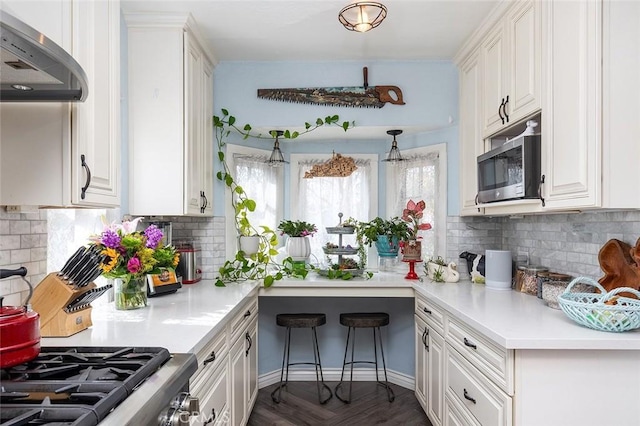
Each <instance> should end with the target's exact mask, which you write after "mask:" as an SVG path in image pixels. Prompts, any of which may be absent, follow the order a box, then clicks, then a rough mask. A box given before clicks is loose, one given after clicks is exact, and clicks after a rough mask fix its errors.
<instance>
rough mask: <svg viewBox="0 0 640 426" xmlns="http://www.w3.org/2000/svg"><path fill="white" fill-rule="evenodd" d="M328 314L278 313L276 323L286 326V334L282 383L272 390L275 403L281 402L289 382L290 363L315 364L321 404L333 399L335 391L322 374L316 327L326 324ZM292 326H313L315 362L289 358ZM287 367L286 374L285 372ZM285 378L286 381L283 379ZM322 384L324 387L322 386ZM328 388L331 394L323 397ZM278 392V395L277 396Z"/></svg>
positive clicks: (281, 375) (281, 372)
mask: <svg viewBox="0 0 640 426" xmlns="http://www.w3.org/2000/svg"><path fill="white" fill-rule="evenodd" d="M326 322H327V316H326V315H325V314H278V315H276V324H278V325H279V326H281V327H286V328H287V330H286V335H285V341H284V353H283V354H282V370H281V371H280V384H279V385H278V387H277V388H276V389H274V391H273V392H271V399H273V401H274V402H275V403H280V401H281V398H280V395H281V393H282V388H283V387H286V386H287V383H288V382H289V366H290V365H302V364H304V365H313V366H315V369H316V385H317V387H318V400H319V401H320V404H325V403H326V402H327V401H329V400H330V399H331V397H332V396H333V393H331V388H329V386H327V385H326V384H325V383H324V376H323V375H322V364H321V363H320V350H319V348H318V335H317V333H316V327H319V326H321V325H324V324H326ZM292 328H311V331H312V336H311V337H312V339H311V340H312V342H313V360H314V362H291V359H290V358H289V350H290V348H291V329H292ZM285 369H286V374H285ZM283 379H284V381H283ZM320 385H322V387H321V386H320ZM323 389H326V390H327V391H328V392H329V396H328V397H326V398H325V399H322V391H323ZM276 392H277V393H278V396H277V397H276Z"/></svg>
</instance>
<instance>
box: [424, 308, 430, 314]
mask: <svg viewBox="0 0 640 426" xmlns="http://www.w3.org/2000/svg"><path fill="white" fill-rule="evenodd" d="M422 310H423V311H424V312H425V313H427V314H429V315H431V311H430V310H428V309H427V308H426V307H425V308H422Z"/></svg>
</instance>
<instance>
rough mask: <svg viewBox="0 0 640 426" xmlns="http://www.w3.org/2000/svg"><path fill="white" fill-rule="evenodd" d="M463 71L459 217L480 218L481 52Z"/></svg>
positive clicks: (460, 78)
mask: <svg viewBox="0 0 640 426" xmlns="http://www.w3.org/2000/svg"><path fill="white" fill-rule="evenodd" d="M459 69H460V77H459V80H460V150H459V152H460V153H459V156H460V167H459V170H460V216H471V215H480V214H482V210H481V209H478V208H477V207H476V204H477V196H478V163H477V158H478V156H479V155H480V154H482V153H484V152H485V151H484V140H483V138H482V123H481V115H482V104H481V102H482V92H481V89H482V64H481V62H480V53H479V51H478V50H475V51H474V52H472V53H471V54H470V55H469V57H468V58H467V59H466V60H465V61H464V62H463V63H462V64H461V65H460V66H459Z"/></svg>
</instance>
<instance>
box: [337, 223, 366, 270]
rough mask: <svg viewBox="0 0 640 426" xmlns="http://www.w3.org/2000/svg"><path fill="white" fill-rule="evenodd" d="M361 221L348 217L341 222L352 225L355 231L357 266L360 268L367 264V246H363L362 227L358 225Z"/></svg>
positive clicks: (344, 224)
mask: <svg viewBox="0 0 640 426" xmlns="http://www.w3.org/2000/svg"><path fill="white" fill-rule="evenodd" d="M360 224H361V222H359V221H357V220H356V219H354V218H352V217H350V218H348V219H346V220H344V221H343V222H342V226H349V227H353V228H354V229H355V231H356V244H357V246H358V251H357V253H358V258H359V259H360V262H359V263H358V267H359V268H360V269H364V268H365V267H366V266H367V248H366V247H365V242H364V241H365V236H364V233H363V232H362V227H361V226H360Z"/></svg>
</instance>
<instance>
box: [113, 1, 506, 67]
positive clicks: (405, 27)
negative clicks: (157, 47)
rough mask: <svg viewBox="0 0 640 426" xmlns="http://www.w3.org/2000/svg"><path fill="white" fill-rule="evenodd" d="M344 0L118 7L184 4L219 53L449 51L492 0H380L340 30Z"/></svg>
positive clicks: (437, 55) (347, 55)
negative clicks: (371, 24) (368, 23)
mask: <svg viewBox="0 0 640 426" xmlns="http://www.w3.org/2000/svg"><path fill="white" fill-rule="evenodd" d="M349 3H350V1H349V0H206V1H205V0H187V1H178V0H122V1H121V5H122V9H123V10H124V11H125V12H127V11H148V12H169V11H179V12H191V14H192V15H193V16H194V18H195V20H196V22H197V23H198V26H199V28H200V29H201V31H202V33H203V35H204V37H205V38H207V39H208V41H209V43H210V46H211V47H212V49H213V52H214V55H215V58H216V60H218V61H299V60H301V61H308V60H320V61H340V60H419V59H423V60H424V59H451V58H452V57H453V55H454V54H455V53H456V51H457V50H458V48H459V47H460V46H461V45H462V43H463V42H464V40H465V39H466V38H467V37H469V35H470V34H471V33H472V32H473V30H474V29H475V28H476V27H477V26H478V25H479V24H480V23H481V22H482V20H483V19H484V17H485V16H486V15H487V14H488V13H489V11H490V10H491V9H492V8H493V7H494V6H495V5H496V3H498V1H489V0H440V1H437V0H384V1H383V3H384V4H385V5H386V6H387V9H388V15H387V18H386V19H385V20H384V22H382V24H381V25H380V26H379V27H377V28H375V29H373V30H371V31H369V32H367V33H356V32H353V31H347V30H346V29H345V28H344V27H342V25H341V24H340V23H339V22H338V12H339V11H340V9H342V8H343V7H344V6H346V5H347V4H349Z"/></svg>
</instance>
